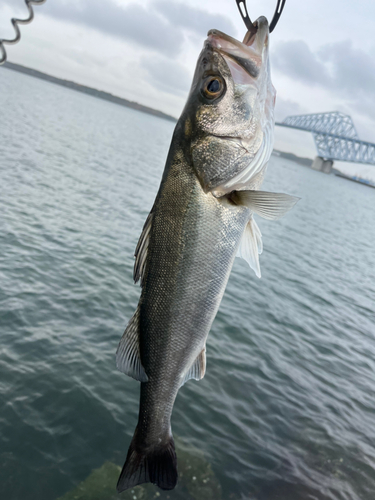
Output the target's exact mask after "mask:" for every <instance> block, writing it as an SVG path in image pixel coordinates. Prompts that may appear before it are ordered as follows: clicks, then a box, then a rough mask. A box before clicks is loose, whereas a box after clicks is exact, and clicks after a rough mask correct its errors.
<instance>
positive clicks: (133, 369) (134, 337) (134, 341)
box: [116, 305, 148, 382]
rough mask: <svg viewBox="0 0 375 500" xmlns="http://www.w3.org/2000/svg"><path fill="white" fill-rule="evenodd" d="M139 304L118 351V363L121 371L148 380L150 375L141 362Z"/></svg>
mask: <svg viewBox="0 0 375 500" xmlns="http://www.w3.org/2000/svg"><path fill="white" fill-rule="evenodd" d="M139 339H140V334H139V305H138V307H137V309H136V311H135V313H134V315H133V317H132V318H131V320H130V321H129V323H128V326H127V327H126V330H125V332H124V335H123V336H122V337H121V340H120V343H119V345H118V348H117V351H116V365H117V368H118V369H119V370H120V372H123V373H125V374H126V375H129V377H133V378H134V379H135V380H138V381H139V382H147V381H148V377H147V375H146V372H145V369H144V368H143V366H142V363H141V357H140V346H139Z"/></svg>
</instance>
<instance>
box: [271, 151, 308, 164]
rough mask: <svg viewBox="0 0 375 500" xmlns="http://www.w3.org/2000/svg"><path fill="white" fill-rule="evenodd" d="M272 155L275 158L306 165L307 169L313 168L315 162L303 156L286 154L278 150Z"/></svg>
mask: <svg viewBox="0 0 375 500" xmlns="http://www.w3.org/2000/svg"><path fill="white" fill-rule="evenodd" d="M272 154H273V155H274V156H280V157H281V158H286V159H287V160H291V161H295V162H296V163H299V164H300V165H304V166H305V167H311V164H312V162H313V160H312V158H303V157H302V156H297V155H295V154H293V153H285V152H284V151H279V150H278V149H274V150H273V152H272Z"/></svg>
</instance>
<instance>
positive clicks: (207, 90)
mask: <svg viewBox="0 0 375 500" xmlns="http://www.w3.org/2000/svg"><path fill="white" fill-rule="evenodd" d="M223 90H224V82H223V80H222V79H221V78H220V77H219V76H209V77H208V78H206V80H205V81H204V84H203V88H202V94H203V96H204V97H206V98H207V99H215V98H217V97H219V96H221V94H222V93H223Z"/></svg>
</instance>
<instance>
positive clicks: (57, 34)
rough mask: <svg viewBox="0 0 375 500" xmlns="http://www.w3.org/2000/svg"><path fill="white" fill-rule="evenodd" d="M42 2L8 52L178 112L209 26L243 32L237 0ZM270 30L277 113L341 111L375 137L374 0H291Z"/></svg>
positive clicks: (265, 11)
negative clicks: (16, 43) (309, 0)
mask: <svg viewBox="0 0 375 500" xmlns="http://www.w3.org/2000/svg"><path fill="white" fill-rule="evenodd" d="M247 4H248V11H249V14H250V17H251V18H252V19H253V20H255V19H256V18H257V17H258V16H260V15H265V16H266V17H268V19H269V20H270V19H271V17H272V15H273V11H274V9H275V6H276V0H250V1H249V0H248V2H247ZM34 10H35V19H34V21H33V23H32V24H30V25H27V26H21V32H22V39H21V42H20V43H19V44H18V45H15V46H9V45H7V52H8V59H9V61H11V62H15V63H19V64H23V65H25V66H29V67H31V68H35V69H38V70H40V71H43V72H46V73H49V74H51V75H54V76H58V77H62V78H66V79H70V80H74V81H76V82H78V83H82V84H85V85H88V86H91V87H95V88H99V89H101V90H105V91H108V92H111V93H113V94H116V95H119V96H121V97H125V98H127V99H130V100H135V101H138V102H140V103H142V104H145V105H148V106H151V107H153V108H156V109H160V110H162V111H164V112H166V113H169V114H172V115H173V116H175V117H178V116H179V114H180V112H181V110H182V107H183V105H184V103H185V99H186V96H187V92H188V89H189V86H190V83H191V79H192V75H193V72H194V67H195V63H196V59H197V57H198V54H199V52H200V50H201V48H202V44H203V41H204V39H205V37H206V34H207V31H208V30H209V29H211V28H218V29H220V30H222V31H225V32H226V33H228V34H230V35H232V36H235V37H237V38H240V39H242V38H243V36H244V34H245V26H244V25H243V22H242V20H241V17H240V15H239V13H238V10H237V6H236V2H235V0H185V1H184V2H180V1H179V0H174V1H172V0H148V1H146V0H145V1H135V0H47V2H46V3H45V4H44V5H41V6H35V7H34ZM13 16H20V17H26V16H27V10H26V7H25V5H24V1H23V0H0V37H3V38H4V37H5V38H6V37H13V31H12V26H11V24H10V18H11V17H13ZM270 38H271V67H272V79H273V83H274V86H275V87H276V89H277V105H276V117H277V119H278V120H282V119H284V118H285V117H286V116H287V115H291V114H301V113H315V112H324V111H333V110H338V111H342V112H344V113H348V114H350V115H351V116H352V118H353V120H354V123H355V125H356V128H357V130H358V133H359V136H360V138H361V139H364V140H368V141H371V142H375V2H374V0H360V1H357V2H353V1H348V0H314V1H311V2H307V1H301V0H287V2H286V6H285V9H284V12H283V15H282V17H281V19H280V21H279V24H278V26H277V27H276V29H275V31H274V32H273V33H272V34H271V37H270ZM307 142H308V141H307ZM307 142H306V151H305V152H306V154H307V149H308V146H307ZM310 142H311V141H310ZM299 153H300V154H303V150H302V149H301V150H300V151H299ZM297 154H298V153H297Z"/></svg>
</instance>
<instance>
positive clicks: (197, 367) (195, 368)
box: [180, 347, 206, 387]
mask: <svg viewBox="0 0 375 500" xmlns="http://www.w3.org/2000/svg"><path fill="white" fill-rule="evenodd" d="M205 373H206V347H204V349H202V351H201V352H200V353H199V354H198V356H197V358H196V359H195V361H194V363H193V364H192V365H191V367H190V370H189V371H188V372H187V373H186V375H185V376H184V377H183V379H182V382H181V385H180V387H181V386H183V385H184V383H185V382H187V381H188V380H190V379H191V378H193V379H195V380H201V379H202V378H203V377H204V374H205Z"/></svg>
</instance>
